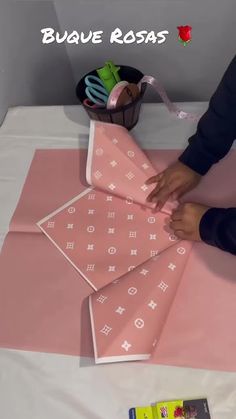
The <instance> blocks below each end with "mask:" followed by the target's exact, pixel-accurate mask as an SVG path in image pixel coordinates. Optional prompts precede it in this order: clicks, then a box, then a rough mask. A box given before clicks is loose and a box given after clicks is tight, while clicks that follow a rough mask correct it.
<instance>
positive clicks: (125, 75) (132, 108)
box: [76, 65, 146, 130]
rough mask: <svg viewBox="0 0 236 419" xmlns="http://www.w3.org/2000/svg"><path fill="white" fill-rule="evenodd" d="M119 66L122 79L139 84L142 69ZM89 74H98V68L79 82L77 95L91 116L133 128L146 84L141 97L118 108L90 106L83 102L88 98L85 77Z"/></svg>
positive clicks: (137, 117)
mask: <svg viewBox="0 0 236 419" xmlns="http://www.w3.org/2000/svg"><path fill="white" fill-rule="evenodd" d="M119 67H120V70H119V76H120V79H121V80H125V81H128V82H129V83H136V84H137V83H138V82H139V81H140V80H141V78H142V77H143V73H141V71H139V70H137V69H136V68H133V67H128V66H125V65H119ZM88 75H93V76H97V72H96V70H93V71H90V72H89V73H87V74H85V75H84V76H83V77H82V79H81V80H80V81H79V82H78V84H77V87H76V95H77V97H78V99H79V100H80V102H81V103H82V105H83V107H84V109H85V110H86V112H87V114H88V115H89V117H90V118H91V119H95V120H97V121H103V122H110V123H113V124H118V125H123V126H124V127H126V128H127V129H128V130H131V129H132V128H133V127H134V126H135V125H136V124H137V122H138V119H139V112H140V107H141V104H142V100H143V95H144V92H145V90H146V84H142V87H141V92H140V95H139V97H138V98H137V99H135V100H134V101H133V102H131V103H129V104H128V105H125V106H120V107H119V108H116V109H106V108H90V107H89V106H87V105H84V104H83V101H84V99H86V94H85V88H86V85H85V82H84V79H85V77H86V76H88Z"/></svg>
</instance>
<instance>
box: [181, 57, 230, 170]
mask: <svg viewBox="0 0 236 419" xmlns="http://www.w3.org/2000/svg"><path fill="white" fill-rule="evenodd" d="M235 137H236V56H235V57H234V58H233V60H232V61H231V63H230V64H229V66H228V68H227V70H226V72H225V74H224V76H223V78H222V80H221V82H220V84H219V86H218V87H217V89H216V91H215V93H214V94H213V96H212V97H211V99H210V101H209V106H208V110H207V111H206V112H205V114H204V115H203V116H202V117H201V119H200V120H199V122H198V125H197V131H196V133H195V134H194V135H193V136H192V137H190V138H189V140H188V142H189V145H188V147H187V148H186V149H185V151H184V152H183V153H182V154H181V156H180V157H179V160H180V161H181V162H182V163H184V164H185V165H186V166H188V167H190V168H191V169H193V170H194V171H195V172H197V173H199V174H201V175H205V174H206V173H207V171H208V170H209V169H210V167H211V166H212V165H213V164H214V163H217V162H218V161H219V160H220V159H222V158H223V157H224V156H225V155H226V154H227V153H228V151H229V150H230V148H231V146H232V144H233V141H234V139H235Z"/></svg>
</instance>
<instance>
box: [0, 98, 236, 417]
mask: <svg viewBox="0 0 236 419" xmlns="http://www.w3.org/2000/svg"><path fill="white" fill-rule="evenodd" d="M178 105H179V106H180V107H183V108H184V110H186V111H189V112H196V113H197V114H202V113H203V112H204V111H205V110H206V108H207V103H185V104H184V103H183V104H180V103H179V104H178ZM88 127H89V120H88V117H87V116H86V114H85V112H84V110H83V109H82V108H81V107H80V106H66V107H63V106H56V107H55V106H53V107H20V108H13V109H10V110H9V112H8V114H7V116H6V119H5V121H4V123H3V125H2V127H1V128H0V247H1V245H2V243H3V240H4V237H5V235H6V233H7V230H8V225H9V221H10V219H11V217H12V214H13V211H14V209H15V207H16V205H17V201H18V199H19V196H20V192H21V189H22V186H23V183H24V180H25V178H26V175H27V172H28V169H29V165H30V163H31V160H32V157H33V154H34V151H35V149H37V148H77V147H81V148H85V147H87V143H88V132H89V128H88ZM195 128H196V123H192V122H189V121H183V120H176V118H175V117H174V116H170V114H169V113H168V111H167V110H166V108H165V107H164V106H163V105H162V104H155V105H152V104H146V105H144V106H143V108H142V112H141V117H140V122H139V124H138V126H137V127H136V128H135V129H134V130H133V132H132V133H133V134H134V136H135V138H136V139H137V141H138V143H139V144H140V145H141V146H142V147H143V148H163V149H179V148H184V147H185V145H186V142H187V139H188V137H189V136H190V135H192V134H193V133H194V130H195ZM206 338H207V337H206ZM226 356H227V354H226ZM202 396H204V397H207V398H208V401H209V405H210V409H211V412H212V418H213V419H234V418H236V374H235V373H224V372H217V371H206V370H194V369H188V368H174V367H166V366H158V365H141V364H137V363H129V364H125V363H123V364H114V365H101V366H94V365H91V363H90V362H89V360H86V359H80V358H78V357H71V356H62V355H54V354H45V353H37V352H36V353H33V352H24V351H15V350H3V349H1V350H0V418H1V419H80V418H88V419H93V418H94V419H109V418H112V419H127V418H128V409H129V408H130V407H133V406H137V405H146V404H149V403H151V402H155V401H158V400H165V399H175V398H198V397H202Z"/></svg>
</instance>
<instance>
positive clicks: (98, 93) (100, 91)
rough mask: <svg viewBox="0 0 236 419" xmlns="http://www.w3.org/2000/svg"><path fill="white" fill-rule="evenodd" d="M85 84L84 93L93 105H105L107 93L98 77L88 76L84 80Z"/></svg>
mask: <svg viewBox="0 0 236 419" xmlns="http://www.w3.org/2000/svg"><path fill="white" fill-rule="evenodd" d="M84 82H85V84H86V86H87V87H86V89H85V93H86V95H87V97H88V99H90V100H91V101H92V102H93V103H95V104H97V105H103V104H106V103H107V100H108V93H107V90H106V88H105V87H104V84H103V82H102V80H101V79H100V78H99V77H96V76H93V75H89V76H86V77H85V79H84Z"/></svg>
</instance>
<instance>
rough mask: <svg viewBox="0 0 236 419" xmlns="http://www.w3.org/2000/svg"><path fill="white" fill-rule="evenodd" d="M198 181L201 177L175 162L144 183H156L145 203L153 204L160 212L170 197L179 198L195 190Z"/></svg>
mask: <svg viewBox="0 0 236 419" xmlns="http://www.w3.org/2000/svg"><path fill="white" fill-rule="evenodd" d="M200 180H201V175H199V174H198V173H197V172H195V171H194V170H192V169H190V168H189V167H188V166H186V165H185V164H183V163H181V162H180V161H176V162H175V163H173V164H172V165H171V166H169V167H167V169H165V170H164V171H163V172H161V173H159V174H158V175H156V176H152V177H151V178H149V179H148V180H147V181H146V184H147V185H150V184H151V183H157V185H156V187H155V188H154V189H153V191H152V192H151V193H150V194H149V195H148V197H147V201H148V202H155V203H156V208H157V209H158V210H160V209H161V208H162V207H163V205H164V204H165V203H166V201H167V200H168V199H169V198H170V197H171V198H173V199H178V198H180V197H181V196H182V195H183V194H185V193H186V192H189V191H190V190H191V189H193V188H195V186H197V184H198V183H199V182H200Z"/></svg>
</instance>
